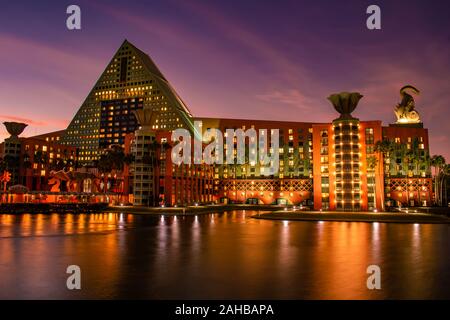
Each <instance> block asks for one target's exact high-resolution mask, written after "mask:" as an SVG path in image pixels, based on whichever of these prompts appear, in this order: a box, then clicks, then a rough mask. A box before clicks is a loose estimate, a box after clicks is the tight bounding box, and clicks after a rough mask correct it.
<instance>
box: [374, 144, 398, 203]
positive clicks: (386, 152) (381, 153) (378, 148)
mask: <svg viewBox="0 0 450 320" xmlns="http://www.w3.org/2000/svg"><path fill="white" fill-rule="evenodd" d="M374 150H375V152H377V153H378V157H379V159H380V165H379V166H378V175H379V177H380V179H381V185H382V186H384V175H383V174H382V169H383V163H384V159H387V158H389V157H390V155H391V153H392V151H394V143H393V142H392V141H391V140H388V139H383V140H380V141H377V142H376V143H375V149H374ZM380 196H381V210H382V211H384V194H383V193H381V195H380Z"/></svg>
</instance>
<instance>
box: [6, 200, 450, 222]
mask: <svg viewBox="0 0 450 320" xmlns="http://www.w3.org/2000/svg"><path fill="white" fill-rule="evenodd" d="M2 207H3V209H5V207H9V209H8V210H3V209H2V210H0V214H27V213H28V214H29V213H31V214H39V213H41V214H54V213H56V214H70V213H72V214H82V213H87V214H93V213H127V214H136V215H155V216H160V215H164V216H190V215H199V214H213V213H222V212H227V211H235V210H250V211H258V213H257V214H254V215H252V216H251V217H252V218H255V219H263V220H288V221H337V222H385V223H436V224H449V223H450V218H449V217H448V216H447V215H442V214H438V213H429V212H428V211H429V210H427V212H423V211H421V212H418V213H412V212H411V213H404V212H395V213H393V212H377V213H374V212H336V211H310V210H296V211H293V210H292V208H289V209H288V210H287V211H286V210H284V209H285V206H281V205H279V206H277V205H254V204H211V205H198V206H187V207H135V206H108V205H107V204H106V203H97V204H87V203H80V204H70V205H67V204H65V205H64V204H62V205H59V204H42V203H41V204H32V205H30V204H27V205H25V206H23V205H21V204H9V205H6V206H5V205H4V204H3V205H2Z"/></svg>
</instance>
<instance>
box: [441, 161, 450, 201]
mask: <svg viewBox="0 0 450 320" xmlns="http://www.w3.org/2000/svg"><path fill="white" fill-rule="evenodd" d="M448 176H450V164H444V165H443V166H442V172H441V178H440V182H439V185H440V186H439V194H440V195H439V197H440V200H441V205H444V203H446V201H447V177H448ZM444 189H445V202H444Z"/></svg>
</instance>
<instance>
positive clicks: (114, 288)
mask: <svg viewBox="0 0 450 320" xmlns="http://www.w3.org/2000/svg"><path fill="white" fill-rule="evenodd" d="M253 214H255V212H253V211H233V212H228V213H219V214H209V215H198V216H185V217H180V216H178V217H173V216H170V217H169V216H165V217H162V216H148V215H147V216H144V215H131V214H125V213H123V214H116V213H114V214H113V213H109V214H108V213H105V214H91V215H87V214H78V215H73V214H65V215H57V214H49V215H44V214H37V215H30V214H23V215H0V298H2V299H10V298H19V299H24V298H25V299H29V298H32V299H77V298H89V299H90V298H100V299H114V298H146V299H211V298H212V299H228V298H229V299H241V298H242V299H384V298H401V299H416V298H426V299H428V298H446V299H449V298H450V255H449V253H450V250H449V240H450V238H449V226H448V225H432V224H423V225H419V224H384V223H355V222H353V223H349V222H299V221H296V222H284V221H267V220H257V219H252V218H250V216H251V215H253ZM68 265H78V266H80V268H81V286H82V288H81V290H73V291H71V290H68V289H67V288H66V279H67V277H68V276H69V275H68V274H66V268H67V266H68ZM369 265H378V266H379V267H380V268H381V286H382V287H381V290H368V289H367V286H366V280H367V277H368V276H369V275H368V274H367V273H366V269H367V267H368V266H369Z"/></svg>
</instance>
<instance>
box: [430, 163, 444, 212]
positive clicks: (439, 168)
mask: <svg viewBox="0 0 450 320" xmlns="http://www.w3.org/2000/svg"><path fill="white" fill-rule="evenodd" d="M431 166H432V167H433V168H434V195H435V196H434V198H435V202H436V204H437V205H442V199H441V193H440V178H441V175H442V172H443V169H444V166H445V158H444V157H443V156H441V155H434V156H432V157H431Z"/></svg>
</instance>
